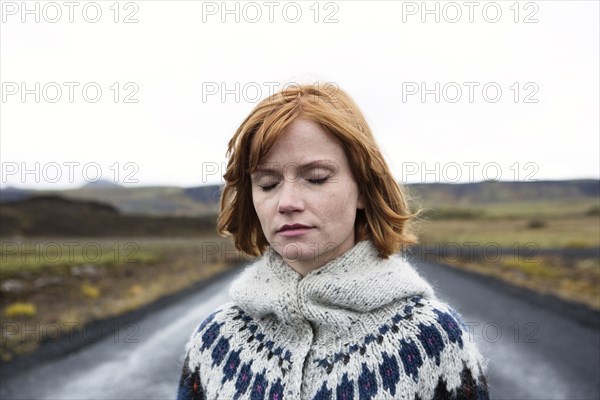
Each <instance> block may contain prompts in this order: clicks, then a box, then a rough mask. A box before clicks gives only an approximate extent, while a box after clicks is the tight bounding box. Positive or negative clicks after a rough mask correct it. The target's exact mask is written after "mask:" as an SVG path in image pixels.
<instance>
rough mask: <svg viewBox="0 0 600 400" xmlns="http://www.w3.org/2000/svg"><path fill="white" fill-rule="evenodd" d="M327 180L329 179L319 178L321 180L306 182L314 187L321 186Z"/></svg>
mask: <svg viewBox="0 0 600 400" xmlns="http://www.w3.org/2000/svg"><path fill="white" fill-rule="evenodd" d="M327 179H329V177H326V178H321V179H308V181H309V182H310V183H314V184H315V185H322V184H324V183H325V182H326V181H327Z"/></svg>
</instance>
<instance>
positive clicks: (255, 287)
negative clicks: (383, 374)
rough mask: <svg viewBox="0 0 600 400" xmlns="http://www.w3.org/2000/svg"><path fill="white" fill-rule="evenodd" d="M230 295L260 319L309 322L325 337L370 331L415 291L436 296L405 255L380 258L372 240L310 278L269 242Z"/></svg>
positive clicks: (293, 323) (292, 323)
mask: <svg viewBox="0 0 600 400" xmlns="http://www.w3.org/2000/svg"><path fill="white" fill-rule="evenodd" d="M229 295H230V296H231V298H232V300H233V301H234V303H236V305H238V306H239V307H240V308H242V309H243V310H244V311H245V312H246V313H248V314H249V315H251V316H252V317H253V318H255V319H269V320H273V319H275V320H277V322H278V323H281V324H283V325H286V326H289V327H291V328H295V327H296V328H300V327H301V325H306V324H310V325H311V326H312V328H313V329H315V330H316V331H317V332H316V333H317V334H318V333H320V334H322V335H326V336H328V335H339V334H340V333H342V332H349V331H355V330H356V329H359V330H360V329H361V328H363V329H365V330H370V329H372V328H374V327H375V326H376V325H378V324H379V322H380V321H376V320H377V319H380V317H381V316H377V315H376V314H378V311H381V310H387V312H388V313H394V312H396V311H397V307H398V304H399V302H402V300H404V299H407V298H410V297H413V296H420V297H425V298H433V297H435V294H434V290H433V288H432V287H431V285H430V284H429V283H428V282H427V281H425V280H424V279H423V278H422V277H421V276H420V275H419V274H418V273H417V272H416V271H415V269H414V268H413V267H412V266H411V265H410V263H409V262H408V261H407V260H406V259H405V258H404V257H402V256H400V255H392V256H391V257H389V258H388V259H382V258H380V257H379V255H378V251H377V248H376V247H375V245H374V243H373V242H372V241H371V240H364V241H361V242H358V243H357V244H355V245H354V247H352V248H351V249H350V250H348V251H346V252H345V253H344V254H342V255H340V256H339V257H337V258H335V259H334V260H331V261H329V262H328V263H326V264H325V265H323V266H321V267H320V268H317V269H315V270H313V271H311V272H310V273H308V274H307V275H306V276H305V277H302V276H301V275H300V274H299V273H298V272H296V271H295V270H294V269H292V268H291V267H290V266H289V265H288V264H287V263H286V262H285V261H284V260H283V259H282V258H281V256H280V255H279V254H278V253H277V252H276V251H274V250H273V248H272V247H268V249H267V251H266V252H265V253H264V254H263V255H262V256H261V257H260V258H259V259H258V260H256V261H255V262H254V263H253V264H251V265H249V266H247V267H246V268H245V269H244V270H243V271H242V272H241V273H240V274H239V275H238V276H237V277H236V279H235V280H234V282H233V283H232V284H231V287H230V289H229ZM355 333H356V332H355Z"/></svg>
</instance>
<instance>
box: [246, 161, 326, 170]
mask: <svg viewBox="0 0 600 400" xmlns="http://www.w3.org/2000/svg"><path fill="white" fill-rule="evenodd" d="M268 164H269V163H267V165H268ZM270 164H274V163H270ZM275 164H276V165H280V163H275ZM289 164H294V165H296V163H285V164H284V166H285V165H289ZM296 166H297V165H296ZM314 168H324V169H327V170H329V171H331V172H335V171H336V170H337V168H336V163H335V162H334V161H331V160H315V161H311V162H308V163H305V164H302V165H300V166H299V169H300V171H301V172H304V171H307V170H311V169H314ZM273 171H275V168H273V167H268V166H263V165H259V166H258V168H256V171H255V172H273Z"/></svg>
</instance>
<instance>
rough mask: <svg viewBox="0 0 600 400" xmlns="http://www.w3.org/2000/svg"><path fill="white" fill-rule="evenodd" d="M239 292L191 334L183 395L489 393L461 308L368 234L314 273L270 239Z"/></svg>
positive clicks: (413, 398)
mask: <svg viewBox="0 0 600 400" xmlns="http://www.w3.org/2000/svg"><path fill="white" fill-rule="evenodd" d="M229 295H230V297H231V299H232V301H230V302H228V303H226V304H224V305H222V306H220V307H218V308H217V309H216V310H214V311H213V312H212V313H211V314H210V315H209V316H208V317H207V318H206V319H204V320H203V321H202V322H201V323H200V325H199V326H198V328H197V329H195V330H194V332H193V333H192V335H191V338H190V340H189V342H188V343H187V345H186V349H185V354H184V355H182V357H181V358H182V360H183V358H185V360H184V361H183V371H182V374H181V378H180V380H179V388H178V393H177V398H178V399H179V400H184V399H206V400H214V399H226V400H237V399H268V400H282V399H290V400H305V399H307V400H334V399H335V400H351V399H356V400H363V399H364V400H367V399H373V400H383V399H410V400H425V399H488V398H489V395H488V387H487V383H486V369H487V364H486V363H485V360H484V359H483V357H482V356H481V354H480V352H479V351H478V349H477V347H476V345H475V343H474V342H473V340H472V339H470V338H469V335H468V331H467V329H466V326H465V325H464V322H463V320H462V319H461V317H460V315H459V314H458V313H457V312H456V311H455V310H454V309H453V308H452V307H450V306H448V305H447V304H445V303H444V302H442V301H440V300H438V299H437V298H436V296H435V294H434V291H433V288H432V287H431V286H430V285H429V283H427V282H426V281H425V280H424V279H423V278H422V277H421V276H420V275H419V274H418V273H417V272H416V271H415V269H414V268H413V267H412V266H411V265H410V263H409V262H408V261H406V260H405V259H404V258H402V257H401V256H400V255H393V256H391V257H390V258H388V259H381V258H380V257H379V256H378V254H377V249H376V248H375V246H374V244H373V242H372V241H370V240H365V241H361V242H358V243H357V244H356V245H355V246H354V247H353V248H351V249H350V250H348V251H347V252H346V253H344V254H343V255H341V256H339V257H338V258H336V259H334V260H332V261H330V262H328V263H327V264H325V265H324V266H322V267H321V268H318V269H316V270H313V271H311V272H310V273H308V274H307V275H306V276H305V277H302V276H301V275H300V274H299V273H297V272H296V271H295V270H293V269H292V268H291V267H289V266H288V265H287V264H286V263H285V262H284V261H283V259H282V258H281V257H280V256H279V254H277V253H276V252H275V251H274V250H273V249H272V248H268V250H267V251H266V252H265V253H264V254H263V255H262V256H261V257H260V258H259V259H258V260H257V261H255V262H254V263H253V264H251V265H249V266H247V267H246V268H245V269H244V270H243V271H242V272H241V273H239V274H238V276H237V277H236V279H235V280H234V282H233V283H232V285H231V287H230V289H229Z"/></svg>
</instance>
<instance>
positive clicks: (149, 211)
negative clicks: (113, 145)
mask: <svg viewBox="0 0 600 400" xmlns="http://www.w3.org/2000/svg"><path fill="white" fill-rule="evenodd" d="M405 187H406V188H407V190H408V193H409V194H410V197H411V200H412V202H413V206H414V207H415V208H417V207H425V208H436V209H451V210H458V213H459V214H460V213H461V212H462V213H463V214H464V211H465V210H466V211H467V213H468V212H472V211H473V210H476V209H481V208H488V209H489V208H492V207H494V208H497V206H498V205H502V207H504V210H507V211H510V213H513V212H514V213H520V212H527V213H533V214H535V213H536V212H538V211H539V212H546V211H547V210H558V211H560V212H563V211H568V210H570V209H571V208H573V207H575V208H577V209H578V211H577V212H583V211H585V210H592V209H593V208H594V207H596V208H597V207H598V201H599V199H600V181H599V180H597V179H582V180H566V181H531V182H502V181H500V182H474V183H464V184H460V183H459V184H446V183H428V184H408V185H405ZM39 195H53V196H60V197H63V198H67V199H74V200H88V201H99V202H102V203H106V204H110V205H112V206H113V207H115V208H116V209H118V210H119V211H120V212H121V213H123V214H143V215H152V216H209V215H210V216H214V215H215V213H217V212H218V209H219V196H220V186H219V185H205V186H198V187H192V188H180V187H172V186H155V187H135V188H125V187H121V186H118V185H116V186H114V185H109V186H106V185H99V186H97V185H94V186H85V187H82V188H79V189H72V190H62V191H22V190H19V189H14V188H11V189H10V190H9V189H3V190H0V201H2V202H3V203H6V202H9V201H15V200H22V199H24V198H28V197H33V196H39ZM542 203H543V205H542V206H540V205H541V204H542ZM592 211H593V210H592ZM552 212H554V211H552Z"/></svg>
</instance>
